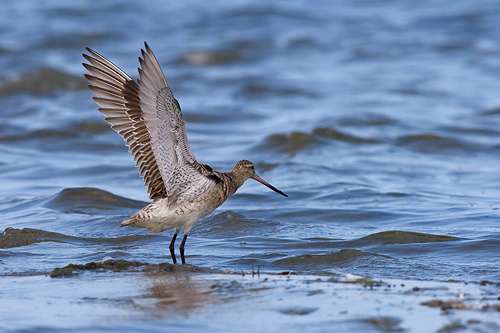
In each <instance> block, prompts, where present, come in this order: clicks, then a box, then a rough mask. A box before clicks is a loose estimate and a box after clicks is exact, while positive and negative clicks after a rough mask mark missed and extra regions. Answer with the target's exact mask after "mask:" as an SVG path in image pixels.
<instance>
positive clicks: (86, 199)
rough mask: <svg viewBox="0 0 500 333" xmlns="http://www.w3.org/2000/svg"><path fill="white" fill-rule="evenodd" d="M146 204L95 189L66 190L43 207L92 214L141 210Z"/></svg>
mask: <svg viewBox="0 0 500 333" xmlns="http://www.w3.org/2000/svg"><path fill="white" fill-rule="evenodd" d="M145 205H146V204H145V203H144V202H141V201H136V200H131V199H127V198H124V197H120V196H118V195H114V194H112V193H109V192H106V191H103V190H99V189H97V188H85V187H84V188H67V189H64V190H62V191H61V192H59V193H58V194H57V195H55V196H54V197H53V198H52V199H50V200H49V201H48V202H47V203H46V204H45V205H44V207H46V208H50V209H54V210H57V211H60V212H63V213H92V212H95V211H101V210H118V209H122V208H135V209H141V208H143V207H144V206H145Z"/></svg>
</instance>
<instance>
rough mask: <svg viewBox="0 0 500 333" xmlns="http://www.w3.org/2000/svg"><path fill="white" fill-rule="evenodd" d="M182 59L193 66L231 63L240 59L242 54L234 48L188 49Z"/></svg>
mask: <svg viewBox="0 0 500 333" xmlns="http://www.w3.org/2000/svg"><path fill="white" fill-rule="evenodd" d="M182 59H183V60H184V61H185V62H187V63H189V64H191V65H194V66H209V65H224V64H231V63H234V62H236V61H240V60H242V59H243V56H242V54H241V53H239V52H237V51H236V50H226V51H211V50H190V51H187V52H186V53H184V55H183V56H182Z"/></svg>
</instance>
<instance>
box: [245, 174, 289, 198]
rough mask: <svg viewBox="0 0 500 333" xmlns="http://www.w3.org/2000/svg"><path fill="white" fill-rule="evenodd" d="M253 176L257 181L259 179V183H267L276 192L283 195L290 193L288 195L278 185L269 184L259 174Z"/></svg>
mask: <svg viewBox="0 0 500 333" xmlns="http://www.w3.org/2000/svg"><path fill="white" fill-rule="evenodd" d="M252 178H253V179H255V180H256V181H258V182H259V183H261V184H263V185H266V186H267V187H269V188H270V189H271V190H273V191H274V192H276V193H279V194H281V195H284V196H285V197H288V195H286V194H285V193H283V192H281V191H280V190H278V189H277V188H276V187H274V186H273V185H271V184H269V183H268V182H266V181H265V180H264V179H262V178H260V177H259V176H257V175H255V176H253V177H252Z"/></svg>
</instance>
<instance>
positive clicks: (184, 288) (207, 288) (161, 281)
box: [134, 272, 218, 317]
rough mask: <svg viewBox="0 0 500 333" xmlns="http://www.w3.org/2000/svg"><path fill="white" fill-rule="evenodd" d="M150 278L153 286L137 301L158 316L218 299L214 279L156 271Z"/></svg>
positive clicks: (143, 308)
mask: <svg viewBox="0 0 500 333" xmlns="http://www.w3.org/2000/svg"><path fill="white" fill-rule="evenodd" d="M146 277H147V279H148V282H149V284H150V286H149V287H147V288H146V292H145V293H144V294H143V295H142V297H139V298H138V299H134V303H135V304H136V306H137V307H138V308H139V309H142V310H150V311H152V312H153V313H152V314H153V315H154V316H160V317H163V316H168V315H171V314H179V313H181V314H186V313H189V312H191V311H192V310H194V309H196V308H199V307H202V306H203V305H205V304H209V303H214V302H216V299H217V298H218V297H217V296H216V295H214V293H213V288H212V284H213V281H210V280H207V279H202V278H200V277H197V276H196V275H193V274H190V273H185V272H178V273H177V272H175V273H152V274H147V275H146Z"/></svg>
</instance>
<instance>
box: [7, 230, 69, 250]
mask: <svg viewBox="0 0 500 333" xmlns="http://www.w3.org/2000/svg"><path fill="white" fill-rule="evenodd" d="M69 238H71V237H69V236H65V235H62V234H58V233H55V232H48V231H42V230H37V229H29V228H24V229H15V228H6V229H5V230H4V231H3V232H2V233H1V234H0V249H8V248H12V247H20V246H27V245H31V244H35V243H40V242H49V241H52V242H64V240H67V239H69Z"/></svg>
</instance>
